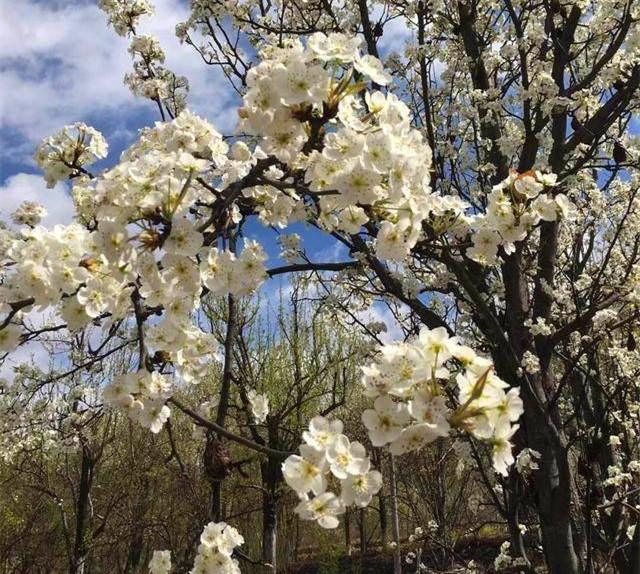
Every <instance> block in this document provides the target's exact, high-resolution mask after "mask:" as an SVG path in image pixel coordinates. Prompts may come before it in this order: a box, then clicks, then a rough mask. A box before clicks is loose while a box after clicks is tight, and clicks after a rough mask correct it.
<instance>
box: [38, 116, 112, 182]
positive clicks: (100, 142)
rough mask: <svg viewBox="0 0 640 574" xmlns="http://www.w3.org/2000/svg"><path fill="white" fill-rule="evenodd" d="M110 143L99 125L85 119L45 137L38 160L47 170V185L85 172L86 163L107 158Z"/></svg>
mask: <svg viewBox="0 0 640 574" xmlns="http://www.w3.org/2000/svg"><path fill="white" fill-rule="evenodd" d="M108 149H109V146H108V145H107V141H106V140H105V139H104V136H103V135H102V134H101V133H100V132H99V131H98V130H96V129H95V128H92V127H90V126H88V125H86V124H84V123H82V122H78V123H75V124H72V125H70V126H65V127H64V128H63V129H62V130H61V131H60V132H58V133H56V134H55V135H53V136H50V137H48V138H45V139H44V140H43V142H42V143H41V144H40V145H39V146H38V149H37V150H36V153H35V156H34V159H35V162H36V163H37V164H38V166H39V167H40V168H41V169H42V171H43V172H44V178H45V180H46V182H47V187H53V186H54V185H55V184H56V183H57V182H58V181H61V180H64V179H67V178H69V177H72V176H78V175H80V174H81V173H82V170H83V169H84V167H85V166H88V165H91V164H92V163H94V162H95V161H96V160H98V159H102V158H105V157H107V150H108Z"/></svg>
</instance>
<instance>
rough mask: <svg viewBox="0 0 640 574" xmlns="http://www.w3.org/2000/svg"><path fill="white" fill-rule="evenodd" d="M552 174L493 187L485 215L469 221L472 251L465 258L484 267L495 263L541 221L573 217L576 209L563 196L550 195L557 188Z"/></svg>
mask: <svg viewBox="0 0 640 574" xmlns="http://www.w3.org/2000/svg"><path fill="white" fill-rule="evenodd" d="M556 181H557V177H556V175H555V174H543V173H541V172H539V171H531V172H525V173H518V172H516V171H515V170H512V171H511V173H510V175H509V177H508V178H507V179H505V180H504V181H502V182H500V183H499V184H498V185H496V186H494V188H493V189H492V191H491V193H490V194H489V196H488V205H487V209H486V212H485V213H483V214H481V215H477V216H472V217H469V218H468V221H469V224H470V226H471V228H472V241H473V247H471V249H469V250H467V255H468V256H469V257H471V258H472V259H474V260H475V261H477V262H478V263H482V264H484V265H494V264H496V263H497V261H498V249H499V248H500V247H501V248H502V249H504V251H505V253H512V252H513V251H514V249H515V244H516V243H517V242H519V241H523V240H524V239H525V238H526V237H527V235H528V234H529V233H530V232H531V231H532V230H533V229H534V227H535V226H536V225H537V224H538V223H539V222H540V221H541V220H542V221H556V220H557V219H559V218H564V219H571V218H573V217H574V213H575V207H574V205H573V204H572V203H571V201H570V200H569V199H568V198H567V196H566V195H565V194H563V193H555V194H554V193H550V191H551V190H552V188H553V187H554V186H555V185H556Z"/></svg>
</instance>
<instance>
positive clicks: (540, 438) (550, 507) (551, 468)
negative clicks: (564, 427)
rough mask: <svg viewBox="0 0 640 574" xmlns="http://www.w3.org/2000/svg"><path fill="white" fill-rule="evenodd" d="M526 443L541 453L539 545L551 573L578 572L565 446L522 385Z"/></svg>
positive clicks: (536, 476)
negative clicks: (540, 534) (540, 540)
mask: <svg viewBox="0 0 640 574" xmlns="http://www.w3.org/2000/svg"><path fill="white" fill-rule="evenodd" d="M523 400H524V404H525V415H524V416H525V421H526V426H527V436H528V439H529V441H528V444H529V446H530V447H531V448H533V449H535V450H537V451H538V452H539V453H540V454H541V460H540V469H539V470H537V471H536V472H534V484H535V488H536V496H537V510H538V513H539V516H540V529H541V532H542V546H543V550H544V554H545V559H546V562H547V566H548V568H549V573H550V574H581V570H582V569H581V567H580V562H579V560H578V556H577V554H576V551H575V545H574V539H573V528H572V520H571V473H570V467H569V461H568V456H567V447H566V445H565V444H563V440H562V437H561V436H559V431H558V430H557V429H556V428H554V426H553V423H552V422H551V420H550V418H549V415H546V416H545V414H544V413H543V412H541V410H540V407H539V405H538V404H536V397H534V396H533V395H532V392H531V390H530V389H528V388H527V387H523Z"/></svg>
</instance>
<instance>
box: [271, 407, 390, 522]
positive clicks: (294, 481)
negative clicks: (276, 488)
mask: <svg viewBox="0 0 640 574" xmlns="http://www.w3.org/2000/svg"><path fill="white" fill-rule="evenodd" d="M342 430H343V424H342V421H340V420H338V419H326V418H324V417H322V416H316V417H314V418H313V419H311V422H310V423H309V429H308V430H306V431H305V432H304V433H303V435H302V438H303V440H304V441H305V443H304V444H303V445H301V446H300V454H299V455H297V454H294V455H291V456H289V457H288V458H287V460H285V462H284V463H283V464H282V474H283V476H284V479H285V481H286V482H287V484H288V485H289V486H290V487H291V488H292V489H293V490H295V491H296V493H297V494H298V496H299V497H300V503H299V504H298V506H297V507H296V509H295V512H296V513H297V514H298V515H299V516H300V518H302V519H303V520H314V521H317V522H318V524H319V525H320V526H322V527H323V528H336V527H337V526H338V524H339V520H338V518H337V517H338V516H340V515H341V514H343V513H344V511H345V508H346V507H347V506H350V505H355V506H358V507H365V506H367V505H368V504H369V503H370V502H371V499H372V498H373V496H374V495H375V494H377V493H378V492H379V490H380V488H382V475H381V474H380V472H378V471H377V470H372V469H371V460H370V458H369V456H368V455H367V452H366V450H365V448H364V446H363V445H362V444H361V443H359V442H357V441H350V440H349V438H348V437H347V436H345V435H344V434H342ZM332 479H333V480H334V481H336V482H339V485H340V488H341V490H340V495H339V496H338V495H336V494H335V493H334V492H331V491H330V490H328V488H329V483H330V481H331V480H332Z"/></svg>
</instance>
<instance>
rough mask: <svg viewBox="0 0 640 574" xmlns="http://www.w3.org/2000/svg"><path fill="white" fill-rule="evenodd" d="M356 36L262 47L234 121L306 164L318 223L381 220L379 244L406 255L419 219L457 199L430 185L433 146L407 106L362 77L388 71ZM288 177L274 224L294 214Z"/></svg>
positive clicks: (276, 192) (274, 194)
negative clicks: (370, 87)
mask: <svg viewBox="0 0 640 574" xmlns="http://www.w3.org/2000/svg"><path fill="white" fill-rule="evenodd" d="M360 43H361V42H360V39H359V38H353V37H350V36H347V35H344V34H340V33H332V34H329V35H325V34H324V33H320V32H319V33H316V34H313V35H312V36H310V38H309V40H308V42H307V44H306V46H304V45H303V44H302V43H301V42H298V41H291V42H289V43H288V44H287V45H286V46H285V47H284V48H279V47H274V46H271V45H269V46H267V47H265V48H264V49H263V51H262V53H261V57H262V60H261V62H260V63H259V64H258V65H257V66H255V67H253V68H252V69H251V70H250V71H249V73H248V75H247V85H248V88H249V89H248V91H247V94H246V95H245V97H244V101H243V104H244V105H243V107H242V108H241V109H240V117H241V120H240V124H239V129H240V130H242V131H243V132H245V133H248V134H251V135H254V136H259V137H260V138H261V139H260V140H259V148H260V150H262V152H264V153H266V154H270V155H273V156H275V157H276V158H277V159H278V160H280V161H281V162H283V163H286V164H288V165H289V166H291V167H292V168H294V169H300V168H303V169H305V170H306V173H305V182H306V184H307V186H308V188H309V191H310V193H311V194H313V195H314V196H315V197H316V198H317V201H315V202H314V208H313V209H315V210H316V213H315V214H314V215H315V216H316V217H317V218H318V220H319V223H320V224H321V226H322V227H323V228H325V229H326V230H328V231H334V230H340V231H344V232H347V233H352V234H353V233H357V232H358V231H359V230H360V229H361V227H362V226H363V225H365V224H366V223H367V222H369V221H379V222H382V223H381V229H380V231H379V233H378V236H377V237H378V239H377V243H376V251H377V253H378V254H379V255H380V256H381V257H385V258H390V259H402V258H404V257H405V256H406V255H407V254H408V252H409V250H410V249H411V248H412V247H413V246H414V245H415V243H416V241H417V240H418V238H419V236H420V233H421V223H422V221H423V220H424V219H426V218H427V217H436V216H441V215H444V214H446V213H448V211H449V210H450V209H451V208H461V206H462V205H463V204H462V203H459V202H456V201H454V200H452V199H451V198H448V199H443V198H440V197H439V196H437V195H435V194H432V193H431V190H430V187H429V182H430V175H429V169H430V162H431V152H430V149H429V146H428V145H427V144H426V142H425V141H424V139H423V137H422V135H421V133H420V132H419V131H418V130H416V129H414V128H412V127H411V115H410V112H409V108H408V107H407V106H406V105H405V104H404V103H403V102H401V101H400V100H399V99H398V98H397V97H396V96H394V95H393V94H391V93H387V94H383V93H382V92H380V91H374V92H369V91H366V90H365V86H366V84H365V83H364V82H363V81H362V80H363V79H369V80H371V81H372V82H374V83H375V84H377V85H385V84H387V83H388V82H389V81H390V76H389V75H388V74H387V73H386V72H385V71H384V69H383V67H382V64H381V62H380V61H379V60H378V59H376V58H374V57H373V56H370V55H361V54H360ZM362 92H364V93H362ZM362 96H364V97H362ZM286 184H287V181H285V187H284V189H283V188H282V186H281V185H278V186H277V188H276V186H273V187H272V189H271V190H270V192H269V193H268V194H267V195H268V196H269V201H270V203H271V204H273V205H277V206H278V208H279V210H280V211H282V209H283V208H284V213H281V214H280V221H279V223H283V222H282V221H281V220H282V219H283V217H282V216H283V215H284V216H285V217H284V219H285V222H286V220H287V218H290V217H297V212H296V210H295V201H294V200H295V199H296V198H297V196H296V195H295V193H292V192H293V191H295V190H292V191H291V192H290V191H289V190H288V189H287V188H286ZM262 195H265V192H264V190H263V192H262ZM278 197H280V198H282V199H280V201H276V198H278ZM268 215H269V214H267V215H265V216H263V218H264V219H267V220H268ZM272 217H273V216H272ZM272 223H273V222H272Z"/></svg>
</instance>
